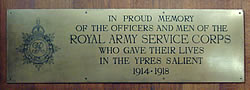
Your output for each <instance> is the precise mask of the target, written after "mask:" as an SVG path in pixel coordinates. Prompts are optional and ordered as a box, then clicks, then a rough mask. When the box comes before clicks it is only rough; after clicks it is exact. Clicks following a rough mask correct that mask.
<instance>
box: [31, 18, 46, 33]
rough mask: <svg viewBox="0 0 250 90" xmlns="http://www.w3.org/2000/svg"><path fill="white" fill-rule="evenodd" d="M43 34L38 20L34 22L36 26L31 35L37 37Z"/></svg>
mask: <svg viewBox="0 0 250 90" xmlns="http://www.w3.org/2000/svg"><path fill="white" fill-rule="evenodd" d="M44 32H45V30H44V28H43V27H42V26H41V25H40V19H37V20H36V26H35V27H33V29H32V34H34V35H36V36H39V35H43V34H44Z"/></svg>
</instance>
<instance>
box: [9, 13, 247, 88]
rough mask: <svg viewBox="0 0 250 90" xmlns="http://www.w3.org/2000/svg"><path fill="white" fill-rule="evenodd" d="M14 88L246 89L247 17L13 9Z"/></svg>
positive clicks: (11, 72)
mask: <svg viewBox="0 0 250 90" xmlns="http://www.w3.org/2000/svg"><path fill="white" fill-rule="evenodd" d="M7 16H8V17H7V82H8V83H56V82H65V83H70V82H73V83H75V82H244V80H245V77H244V14H243V11H242V10H220V9H218V10H209V9H208V10H206V9H203V10H197V9H173V10H166V9H10V10H8V12H7Z"/></svg>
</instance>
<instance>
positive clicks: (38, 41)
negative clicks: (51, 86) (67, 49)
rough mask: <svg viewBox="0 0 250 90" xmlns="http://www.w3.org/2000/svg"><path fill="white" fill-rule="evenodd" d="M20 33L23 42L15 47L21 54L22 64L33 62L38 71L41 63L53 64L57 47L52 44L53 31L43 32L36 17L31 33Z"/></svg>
mask: <svg viewBox="0 0 250 90" xmlns="http://www.w3.org/2000/svg"><path fill="white" fill-rule="evenodd" d="M22 34H23V44H22V45H20V46H19V47H18V48H16V49H17V52H20V53H22V55H23V64H33V65H34V66H35V67H36V68H37V70H38V71H39V70H40V68H41V66H42V65H43V64H54V59H53V54H54V53H55V52H56V51H58V49H59V48H58V47H57V46H55V45H54V44H53V40H54V38H55V37H54V33H53V34H45V29H44V28H43V27H42V26H41V25H40V19H37V21H36V25H35V26H34V27H33V29H32V32H31V33H22Z"/></svg>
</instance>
